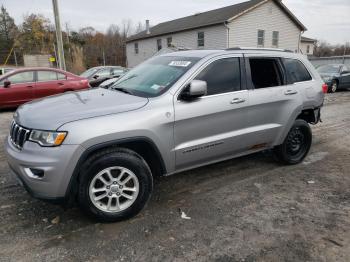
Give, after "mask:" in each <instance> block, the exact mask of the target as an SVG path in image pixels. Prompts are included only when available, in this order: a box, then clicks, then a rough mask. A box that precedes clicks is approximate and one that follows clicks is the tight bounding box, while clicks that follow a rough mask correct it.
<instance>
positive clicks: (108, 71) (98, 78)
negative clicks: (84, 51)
mask: <svg viewBox="0 0 350 262" xmlns="http://www.w3.org/2000/svg"><path fill="white" fill-rule="evenodd" d="M126 72H127V69H126V68H124V67H121V66H98V67H92V68H90V69H88V70H86V71H85V72H84V73H82V74H81V75H80V76H82V77H86V78H87V79H89V84H90V86H91V87H98V86H99V85H100V84H101V83H103V82H104V81H106V80H108V79H112V78H119V77H120V76H121V75H123V74H125V73H126Z"/></svg>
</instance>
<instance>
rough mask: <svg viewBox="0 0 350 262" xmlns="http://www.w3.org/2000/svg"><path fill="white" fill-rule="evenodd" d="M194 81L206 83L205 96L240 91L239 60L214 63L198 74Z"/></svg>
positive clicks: (224, 60)
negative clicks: (206, 90)
mask: <svg viewBox="0 0 350 262" xmlns="http://www.w3.org/2000/svg"><path fill="white" fill-rule="evenodd" d="M196 79H197V80H203V81H206V82H207V86H208V92H207V95H215V94H220V93H226V92H232V91H237V90H240V83H241V75H240V67H239V59H238V58H237V57H235V58H225V59H220V60H218V61H215V62H213V63H211V64H210V65H208V66H207V67H206V68H205V69H204V70H203V71H202V72H201V73H199V75H198V76H197V77H196Z"/></svg>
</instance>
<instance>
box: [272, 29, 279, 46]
mask: <svg viewBox="0 0 350 262" xmlns="http://www.w3.org/2000/svg"><path fill="white" fill-rule="evenodd" d="M278 39H279V32H278V31H273V32H272V46H273V47H278Z"/></svg>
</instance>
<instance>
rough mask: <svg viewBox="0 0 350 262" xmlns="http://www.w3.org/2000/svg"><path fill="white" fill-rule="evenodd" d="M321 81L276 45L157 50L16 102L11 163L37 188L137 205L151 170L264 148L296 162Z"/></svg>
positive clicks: (85, 203)
mask: <svg viewBox="0 0 350 262" xmlns="http://www.w3.org/2000/svg"><path fill="white" fill-rule="evenodd" d="M324 92H327V86H325V85H323V81H322V80H321V78H320V76H319V75H318V73H317V72H316V71H315V69H314V68H313V66H312V65H311V64H310V63H309V62H308V61H307V59H306V58H304V57H303V56H301V55H297V54H293V53H290V52H286V51H282V50H254V49H251V50H248V49H239V48H237V49H231V50H201V51H199V50H197V51H184V52H176V53H171V54H165V55H161V56H157V57H154V58H151V59H150V60H148V61H146V62H144V63H142V64H141V65H139V66H138V67H136V68H134V69H132V70H131V71H129V72H128V73H127V74H126V75H124V76H123V77H122V78H121V79H119V80H118V81H117V82H116V83H115V84H114V85H113V86H112V87H111V88H109V89H102V88H99V89H92V90H88V91H82V92H77V93H73V92H72V93H66V94H64V95H57V96H52V97H49V98H46V99H42V100H37V101H35V102H31V103H27V104H25V105H23V106H21V107H20V108H19V109H18V110H17V112H16V113H15V114H14V120H13V123H12V126H11V130H10V135H9V136H8V139H7V141H6V143H5V144H6V152H7V157H8V162H9V165H10V168H11V170H12V171H13V173H14V174H16V176H17V177H18V178H19V181H20V182H21V183H22V184H23V185H24V187H25V188H26V189H27V191H29V193H30V194H31V195H33V196H34V197H36V198H40V199H44V200H51V201H55V202H63V203H67V202H68V203H75V201H72V200H77V202H78V203H79V205H80V207H81V208H82V209H83V210H85V211H86V212H87V213H88V214H90V215H92V216H94V217H95V218H97V219H99V220H102V221H118V220H122V219H126V218H130V217H132V216H134V215H136V214H137V213H138V212H139V211H140V210H141V209H142V208H143V207H144V206H145V204H146V202H147V200H148V199H149V197H150V195H151V192H152V189H153V178H154V177H156V176H162V175H170V174H174V173H177V172H181V171H183V170H188V169H192V168H196V167H199V166H202V165H208V164H212V163H215V162H218V161H223V160H225V159H229V158H233V157H237V156H242V155H246V154H251V153H254V152H258V151H262V150H266V149H272V150H273V151H274V152H275V154H276V156H277V158H278V159H279V160H280V161H281V162H283V163H285V164H297V163H300V162H301V161H302V160H303V159H304V157H305V156H306V154H307V153H308V151H309V149H310V146H311V140H312V134H311V130H310V127H309V124H316V123H317V122H318V121H319V119H320V108H321V107H322V104H323V99H324Z"/></svg>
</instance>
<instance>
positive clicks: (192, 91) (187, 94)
mask: <svg viewBox="0 0 350 262" xmlns="http://www.w3.org/2000/svg"><path fill="white" fill-rule="evenodd" d="M206 94H207V82H205V81H202V80H192V82H191V83H190V84H189V85H188V86H187V87H186V88H185V90H184V91H183V92H182V94H181V99H182V100H193V99H196V98H198V97H201V96H205V95H206Z"/></svg>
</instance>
